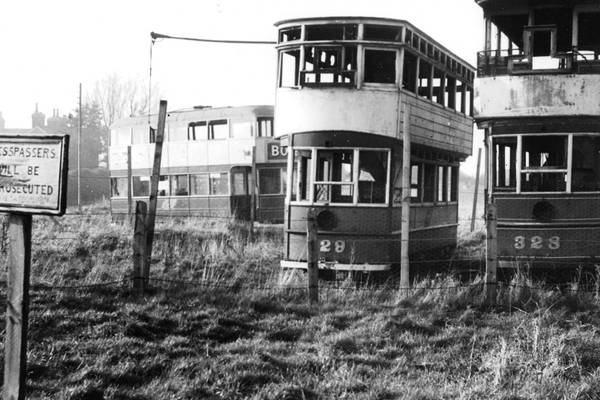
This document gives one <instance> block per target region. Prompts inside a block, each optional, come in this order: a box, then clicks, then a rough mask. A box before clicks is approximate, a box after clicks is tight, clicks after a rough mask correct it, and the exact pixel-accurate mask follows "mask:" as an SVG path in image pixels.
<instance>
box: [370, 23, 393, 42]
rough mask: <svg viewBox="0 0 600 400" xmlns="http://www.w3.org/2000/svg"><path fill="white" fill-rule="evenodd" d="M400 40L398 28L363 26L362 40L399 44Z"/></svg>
mask: <svg viewBox="0 0 600 400" xmlns="http://www.w3.org/2000/svg"><path fill="white" fill-rule="evenodd" d="M401 38H402V28H401V27H399V26H387V25H368V24H365V26H364V32H363V39H364V40H377V41H383V42H399V41H400V40H401Z"/></svg>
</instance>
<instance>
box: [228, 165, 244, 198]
mask: <svg viewBox="0 0 600 400" xmlns="http://www.w3.org/2000/svg"><path fill="white" fill-rule="evenodd" d="M246 177H247V174H246V171H235V172H233V173H232V177H231V179H232V182H231V189H232V190H231V192H232V193H231V194H232V195H234V196H243V195H247V194H248V189H247V185H246Z"/></svg>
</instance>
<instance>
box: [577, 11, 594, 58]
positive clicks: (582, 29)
mask: <svg viewBox="0 0 600 400" xmlns="http://www.w3.org/2000/svg"><path fill="white" fill-rule="evenodd" d="M577 19H578V25H579V29H578V30H577V31H578V33H579V36H578V40H577V45H578V47H579V49H580V50H596V51H597V50H598V48H599V47H600V40H599V39H598V33H597V32H598V26H600V13H599V12H585V13H583V12H582V13H579V15H578V18H577Z"/></svg>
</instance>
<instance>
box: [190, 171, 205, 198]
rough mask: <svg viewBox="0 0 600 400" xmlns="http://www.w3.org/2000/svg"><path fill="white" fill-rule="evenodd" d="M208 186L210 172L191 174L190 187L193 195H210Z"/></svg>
mask: <svg viewBox="0 0 600 400" xmlns="http://www.w3.org/2000/svg"><path fill="white" fill-rule="evenodd" d="M208 186H209V185H208V174H195V175H190V189H191V194H192V195H201V196H206V195H208V194H209V190H208Z"/></svg>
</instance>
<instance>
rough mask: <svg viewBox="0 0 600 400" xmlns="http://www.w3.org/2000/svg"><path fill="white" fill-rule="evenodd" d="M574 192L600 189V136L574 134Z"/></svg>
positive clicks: (572, 183)
mask: <svg viewBox="0 0 600 400" xmlns="http://www.w3.org/2000/svg"><path fill="white" fill-rule="evenodd" d="M572 157H573V171H572V173H571V190H572V191H573V192H596V191H599V190H600V137H597V136H596V137H592V136H573V156H572Z"/></svg>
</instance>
